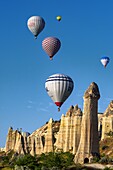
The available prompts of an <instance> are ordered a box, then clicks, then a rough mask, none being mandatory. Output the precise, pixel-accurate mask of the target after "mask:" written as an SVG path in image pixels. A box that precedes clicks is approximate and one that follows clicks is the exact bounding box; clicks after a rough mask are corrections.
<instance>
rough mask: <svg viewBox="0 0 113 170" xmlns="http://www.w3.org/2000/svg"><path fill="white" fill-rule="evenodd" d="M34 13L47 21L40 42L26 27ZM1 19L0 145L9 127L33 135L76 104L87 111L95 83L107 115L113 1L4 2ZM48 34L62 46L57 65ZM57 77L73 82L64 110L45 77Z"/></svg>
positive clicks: (0, 4)
mask: <svg viewBox="0 0 113 170" xmlns="http://www.w3.org/2000/svg"><path fill="white" fill-rule="evenodd" d="M33 15H37V16H42V17H43V18H44V20H45V22H46V26H45V28H44V30H43V31H42V32H41V33H40V34H39V36H38V38H37V40H34V37H33V35H32V33H31V32H30V31H29V30H28V28H27V20H28V19H29V17H31V16H33ZM57 15H61V16H62V20H61V22H58V21H57V20H56V16H57ZM0 21H1V24H0V42H1V43H0V147H4V146H5V141H6V135H7V132H8V128H9V127H10V126H12V127H13V128H14V129H17V128H22V130H23V131H28V132H30V133H32V132H33V131H34V130H36V129H37V128H39V127H41V126H42V125H44V124H45V123H46V122H47V121H48V120H49V119H50V118H51V117H52V118H53V119H54V120H59V119H60V117H61V115H62V114H63V113H64V114H65V113H66V112H67V110H68V108H69V107H70V106H71V105H76V104H78V105H79V107H80V108H81V109H82V108H83V95H84V92H85V90H86V89H87V88H88V86H89V85H90V83H91V82H96V83H97V84H98V86H99V90H100V95H101V98H100V100H99V109H98V110H99V112H104V111H105V109H106V108H107V106H108V104H109V103H110V101H111V100H112V99H113V93H112V89H113V76H112V75H113V59H112V57H113V1H112V0H95V1H93V0H71V1H69V0H68V1H65V0H62V1H61V0H54V1H53V0H19V1H15V0H11V1H8V0H1V1H0ZM48 36H56V37H57V38H59V39H60V40H61V44H62V45H61V49H60V50H59V52H58V53H57V54H56V55H55V56H54V59H53V60H52V61H50V60H49V57H48V56H47V55H46V53H45V52H44V51H43V49H42V45H41V44H42V41H43V39H44V38H46V37H48ZM105 55H106V56H109V57H110V63H109V64H108V66H107V68H106V69H105V68H104V67H103V66H102V64H101V63H100V58H101V57H102V56H105ZM56 73H63V74H66V75H68V76H70V77H71V78H72V79H73V81H74V90H73V92H72V94H71V96H70V97H69V98H68V99H67V100H66V102H65V103H64V104H63V105H62V107H61V111H60V112H58V111H57V107H56V105H55V104H54V103H53V102H52V100H51V99H50V98H49V96H48V95H47V93H46V91H45V81H46V79H47V78H48V77H49V76H50V75H52V74H56Z"/></svg>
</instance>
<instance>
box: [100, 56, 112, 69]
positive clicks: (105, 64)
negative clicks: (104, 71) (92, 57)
mask: <svg viewBox="0 0 113 170" xmlns="http://www.w3.org/2000/svg"><path fill="white" fill-rule="evenodd" d="M100 61H101V63H102V65H103V66H104V67H106V66H107V65H108V63H109V61H110V58H109V57H107V56H103V57H102V58H101V59H100Z"/></svg>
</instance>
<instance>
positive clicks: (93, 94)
mask: <svg viewBox="0 0 113 170" xmlns="http://www.w3.org/2000/svg"><path fill="white" fill-rule="evenodd" d="M83 98H84V108H83V117H82V123H81V137H80V142H79V146H78V150H77V153H76V155H75V158H74V161H75V163H85V162H90V158H92V157H93V156H98V155H99V138H98V117H97V114H98V99H99V98H100V93H99V88H98V86H97V84H96V83H94V82H93V83H91V84H90V86H89V88H88V89H87V90H86V92H85V94H84V97H83Z"/></svg>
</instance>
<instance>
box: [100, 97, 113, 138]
mask: <svg viewBox="0 0 113 170" xmlns="http://www.w3.org/2000/svg"><path fill="white" fill-rule="evenodd" d="M110 131H111V132H113V100H112V101H111V102H110V104H109V106H108V108H107V109H106V110H105V112H104V114H103V117H102V137H101V139H105V138H106V137H108V136H107V134H108V133H109V132H110Z"/></svg>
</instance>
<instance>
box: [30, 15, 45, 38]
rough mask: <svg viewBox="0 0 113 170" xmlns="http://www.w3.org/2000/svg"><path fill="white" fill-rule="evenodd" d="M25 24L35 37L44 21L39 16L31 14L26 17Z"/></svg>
mask: <svg viewBox="0 0 113 170" xmlns="http://www.w3.org/2000/svg"><path fill="white" fill-rule="evenodd" d="M27 26H28V29H29V30H30V31H31V32H32V34H33V35H34V37H35V39H36V38H37V36H38V34H39V33H40V32H41V31H42V30H43V29H44V27H45V21H44V19H43V18H42V17H40V16H32V17H30V18H29V19H28V21H27Z"/></svg>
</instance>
